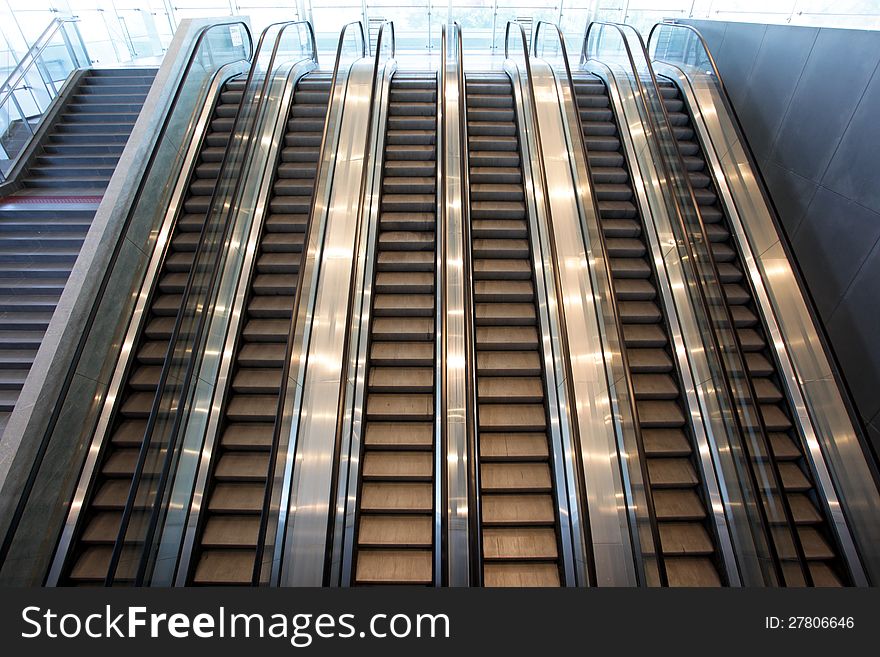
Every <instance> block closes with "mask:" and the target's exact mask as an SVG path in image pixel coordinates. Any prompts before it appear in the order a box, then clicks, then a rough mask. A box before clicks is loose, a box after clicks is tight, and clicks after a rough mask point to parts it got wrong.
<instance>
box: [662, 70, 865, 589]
mask: <svg viewBox="0 0 880 657" xmlns="http://www.w3.org/2000/svg"><path fill="white" fill-rule="evenodd" d="M658 83H659V87H660V91H661V93H662V96H663V101H664V103H665V105H666V110H667V113H668V115H669V120H670V123H671V125H672V129H673V131H674V134H675V138H676V140H677V142H678V148H679V152H680V153H681V156H682V159H683V161H684V164H685V167H686V169H687V171H688V175H689V178H690V182H691V186H692V188H693V191H694V195H695V197H696V201H697V204H698V205H699V208H700V214H701V216H702V219H703V222H704V224H705V227H706V233H707V237H708V239H709V241H710V242H711V247H712V254H713V257H714V259H715V262H716V263H717V266H718V273H719V275H720V280H721V283H722V285H723V287H724V295H725V299H726V301H727V305H728V307H729V309H730V313H731V317H732V319H733V322H734V325H735V328H736V335H737V339H738V341H739V346H740V348H741V350H742V352H743V354H744V355H745V360H746V367H747V370H748V374H749V376H750V378H751V381H752V384H753V386H754V390H755V393H756V396H757V402H758V404H759V406H760V412H761V416H762V417H763V421H764V426H765V428H766V431H767V436H768V439H769V443H770V449H772V451H773V454H774V456H775V458H776V461H777V462H778V463H779V473H780V477H781V481H782V487H783V489H784V492H785V497H786V499H787V501H788V505H789V509H790V511H791V516H792V518H793V520H794V522H795V524H796V525H797V534H798V536H799V539H800V543H801V546H802V548H803V552H804V557H805V558H806V561H807V564H808V567H809V571H810V575H811V578H812V580H813V583H814V584H815V585H816V586H841V585H844V584H846V583H848V577H847V575H846V570H845V568H844V567H843V565H842V563H841V560H840V558H839V554H838V552H837V549H836V547H835V545H836V544H835V541H834V539H833V538H832V534H831V532H830V530H829V524H828V519H827V517H826V515H825V510H824V505H823V504H822V503H821V501H820V499H819V497H818V495H817V490H816V486H815V484H814V482H813V481H812V477H811V474H810V467H809V465H808V463H807V461H806V455H805V454H804V451H803V447H802V443H801V440H800V437H799V435H798V432H797V429H796V428H795V426H794V425H793V423H792V421H791V418H792V417H793V415H792V410H791V408H790V406H789V402H788V400H787V399H786V397H785V395H784V394H783V392H782V391H783V390H784V388H785V386H784V385H783V384H782V383H781V381H780V375H779V371H778V369H777V366H776V362H775V359H774V356H773V353H772V351H771V349H770V348H769V347H768V344H769V343H768V339H767V334H766V331H765V329H764V325H763V323H762V321H761V319H760V312H759V310H758V308H757V306H756V304H755V300H754V298H753V296H752V291H751V287H750V285H749V282H748V280H747V278H746V277H745V274H744V272H745V268H744V266H743V262H742V257H741V255H740V253H739V251H738V248H737V244H736V240H735V239H733V238H732V236H731V228H730V222H729V219H728V217H727V215H726V213H725V210H724V206H723V204H722V203H721V202H720V201H719V198H718V195H717V192H716V189H715V186H714V183H713V181H712V177H711V175H710V173H709V171H708V168H707V166H706V162H705V159H704V156H703V152H702V146H701V144H700V141H699V138H698V137H697V135H696V134H695V132H694V129H693V125H692V123H691V117H690V115H689V111H688V108H687V107H686V106H685V103H684V101H683V99H682V96H681V93H680V91H679V89H678V88H677V87H676V86H675V85H674V83H672V82H671V81H670V80H668V79H664V78H659V79H658ZM752 465H753V467H755V468H758V467H759V464H752ZM755 474H756V477H757V478H758V481H761V477H760V472H758V471H757V469H756V472H755ZM783 556H784V558H785V557H788V558H790V559H791V560H792V561H790V562H788V563H786V562H783V568H785V569H787V570H789V572H793V571H794V570H797V564H796V563H794V562H793V559H794V555H783ZM797 578H798V575H795V574H793V575H792V581H797Z"/></svg>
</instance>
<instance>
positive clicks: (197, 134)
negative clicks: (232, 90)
mask: <svg viewBox="0 0 880 657" xmlns="http://www.w3.org/2000/svg"><path fill="white" fill-rule="evenodd" d="M245 70H246V67H245V66H243V65H241V64H232V65H229V66H228V67H224V68H223V69H221V70H220V71H219V72H218V73H217V74H216V75H215V77H214V79H213V80H212V82H211V85H210V89H209V90H208V92H207V93H206V98H207V99H208V102H206V103H205V104H204V107H203V108H202V110H201V112H200V113H199V114H198V117H197V119H196V121H195V126H194V129H193V132H192V139H191V141H190V142H189V145H188V146H187V148H186V151H185V159H184V161H183V166H182V168H181V171H180V175H179V176H178V177H177V180H176V183H175V184H174V190H173V192H172V194H171V197H170V202H169V204H168V207H167V209H166V211H165V213H164V216H163V219H162V224H161V226H159V227H158V236H157V238H156V241H155V245H154V248H153V252H152V255H151V257H150V260H149V264H148V265H147V270H146V273H145V275H144V278H143V280H142V282H141V285H140V289H139V290H138V291H137V293H136V296H135V298H136V301H135V306H134V311H133V312H132V314H131V318H130V320H129V322H128V328H127V330H126V333H125V336H124V338H123V339H122V342H121V346H120V351H119V356H118V358H117V360H116V366H115V368H114V370H113V373H112V376H111V379H110V383H109V385H108V388H107V394H106V395H105V396H104V399H103V404H102V405H101V406H100V412H99V415H98V417H97V423H96V425H95V427H94V431H92V432H91V435H92V438H91V443H90V446H89V448H88V454H87V457H86V461H85V463H84V464H83V468H82V471H81V473H80V477H79V483H78V484H77V488H76V492H75V493H74V497H73V500H72V502H71V504H70V510H69V512H68V516H67V520H66V522H65V525H64V530H63V532H62V535H61V538H60V541H59V544H58V547H57V549H56V551H55V558H54V561H53V563H52V566H51V569H50V571H49V575H48V577H47V580H46V582H47V584H48V585H54V584H56V583H57V582H58V580H59V577H60V576H61V571H62V569H63V567H64V564H65V561H66V559H67V552H68V549H69V547H70V545H71V541H72V540H73V537H74V534H75V532H76V528H77V524H78V522H79V515H80V512H81V511H82V510H83V505H84V503H85V499H86V496H87V494H88V491H89V488H90V486H91V482H92V478H93V476H94V473H95V470H96V468H97V467H98V461H99V457H100V455H101V453H102V444H103V442H104V440H105V438H106V437H107V434H108V431H109V429H110V423H111V420H112V417H113V412H114V408H115V406H116V402H117V401H118V394H119V391H120V390H121V389H122V386H123V385H124V383H125V378H126V376H127V374H128V371H129V368H130V364H131V359H132V358H133V356H134V347H135V345H136V341H137V338H138V336H139V335H140V333H141V331H142V328H143V327H142V325H143V323H144V322H145V320H146V319H147V316H148V310H149V303H150V299H151V292H152V290H153V289H154V288H155V285H156V278H157V276H158V275H159V274H160V271H161V267H162V262H163V261H164V258H165V254H166V251H167V247H168V245H169V240H170V238H171V234H172V231H173V228H174V224H175V222H176V219H177V216H178V214H179V212H180V207H181V205H182V203H183V199H184V198H185V196H186V193H187V189H188V187H189V183H190V177H191V176H192V173H193V171H194V170H195V167H196V166H197V165H198V160H199V154H200V152H201V148H202V142H203V140H204V138H205V135H206V134H207V131H208V128H209V126H210V122H211V118H212V116H213V112H214V106H215V103H216V101H217V99H218V98H219V95H220V92H221V90H222V87H223V85H224V83H225V82H226V81H227V80H229V79H230V78H231V77H233V76H234V75H238V74H241V73H242V72H244V71H245Z"/></svg>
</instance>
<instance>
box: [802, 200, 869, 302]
mask: <svg viewBox="0 0 880 657" xmlns="http://www.w3.org/2000/svg"><path fill="white" fill-rule="evenodd" d="M878 238H880V214H877V213H876V212H872V211H871V210H869V209H868V208H865V207H863V206H861V205H859V204H858V203H856V202H855V201H851V200H849V199H847V198H845V197H843V196H840V195H839V194H836V193H835V192H832V191H831V190H829V189H827V188H825V187H820V188H819V189H818V190H817V191H816V195H815V196H814V197H813V201H812V203H810V206H809V208H808V209H807V212H806V214H805V215H804V218H803V220H802V221H801V223H800V226H799V228H798V230H797V231H796V232H795V233H794V235H793V236H792V240H791V242H792V246H793V247H794V250H795V253H797V255H798V258H800V259H801V260H804V261H806V262H809V263H810V266H809V267H807V268H805V270H804V276H805V277H806V279H807V284H808V285H809V287H810V290H811V292H812V293H813V299H814V300H815V302H816V306H817V308H818V309H819V313H820V314H821V315H822V316H823V317H832V316H833V313H834V311H835V310H836V309H837V306H838V304H839V303H840V302H841V300H842V299H843V298H844V295H845V294H846V291H847V289H848V288H849V287H850V285H851V284H852V283H853V279H854V278H855V277H856V274H858V273H859V270H860V269H861V268H862V265H863V264H864V262H865V260H866V259H867V257H868V254H869V253H871V251H872V250H873V248H874V245H875V244H876V243H877V239H878Z"/></svg>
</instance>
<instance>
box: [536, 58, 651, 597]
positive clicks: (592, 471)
mask: <svg viewBox="0 0 880 657" xmlns="http://www.w3.org/2000/svg"><path fill="white" fill-rule="evenodd" d="M531 70H532V80H531V83H532V89H533V93H534V97H535V101H536V105H537V110H538V116H537V119H538V123H539V128H540V134H541V149H542V157H541V158H540V159H541V161H542V162H543V164H544V177H545V179H546V180H547V181H548V192H549V197H548V203H549V209H550V213H549V214H550V222H549V229H550V231H551V234H552V247H553V249H554V255H555V258H554V262H555V266H556V275H557V277H558V280H559V285H560V296H561V298H562V300H563V303H562V305H563V312H564V317H565V322H564V329H565V331H566V344H567V346H568V353H567V354H565V358H566V359H567V361H568V368H569V377H570V389H571V390H572V393H573V397H574V398H573V400H572V403H571V408H572V409H573V412H574V413H575V414H576V416H577V426H578V428H579V447H580V453H579V454H578V455H577V458H579V460H580V463H581V467H582V468H583V471H584V478H585V480H586V491H585V493H586V497H585V499H586V502H587V510H588V511H589V513H586V512H582V513H581V514H580V517H581V521H582V522H587V521H588V522H589V533H588V535H589V539H590V540H591V542H592V552H593V559H594V567H595V571H596V584H597V585H599V586H634V585H635V584H636V583H637V575H636V566H635V561H634V558H633V557H634V551H633V548H634V546H633V534H632V533H631V529H630V518H629V513H628V508H627V505H626V504H624V503H621V501H622V500H624V499H625V497H626V492H625V490H624V482H623V480H622V476H621V472H622V468H623V464H622V463H621V458H620V454H619V452H618V449H619V435H618V432H620V431H623V426H621V425H622V424H623V423H622V422H621V421H620V415H619V413H620V409H618V410H617V411H614V410H612V406H614V405H616V400H617V393H616V392H615V391H614V390H613V389H612V385H611V384H609V382H610V381H612V382H613V385H620V382H619V381H617V380H616V379H615V378H614V374H613V372H610V371H606V366H608V365H610V364H612V362H613V363H619V356H618V358H615V354H619V345H615V344H612V343H609V338H610V335H611V334H610V332H608V331H607V330H603V328H604V327H603V326H602V324H603V319H602V318H604V317H607V316H609V315H610V309H609V308H608V307H607V306H610V305H611V304H612V303H613V301H612V297H611V292H610V281H608V286H607V287H605V288H604V291H601V290H603V288H602V286H601V284H600V282H599V281H597V280H596V279H595V278H594V274H595V269H594V265H595V264H596V256H597V254H596V251H595V250H594V248H593V246H594V245H592V244H591V238H590V235H589V233H588V231H586V230H585V228H586V226H587V225H589V224H595V225H596V226H598V217H596V216H595V212H594V207H595V206H594V204H593V201H592V185H591V183H590V181H589V179H588V177H587V175H586V174H587V171H586V163H582V166H581V167H579V168H580V169H581V170H582V174H583V177H580V178H576V177H575V176H574V171H573V170H572V162H571V158H572V157H574V158H580V159H581V160H583V149H582V147H581V146H580V144H581V142H580V140H577V141H573V140H572V138H571V135H570V134H569V133H570V131H571V130H575V131H578V132H579V131H580V129H581V128H580V122H579V121H577V122H576V123H573V124H570V125H569V124H568V123H567V121H566V118H567V117H568V116H569V115H573V116H574V117H577V109H576V108H575V107H574V98H572V97H571V93H570V88H569V87H568V86H567V85H566V86H563V85H562V84H558V81H557V79H556V75H555V74H554V73H553V70H552V69H551V68H550V66H549V65H547V64H546V63H544V62H541V61H536V60H533V61H532V65H531ZM566 91H568V92H569V93H568V94H566V93H565V92H566ZM560 93H562V95H560ZM575 145H576V147H573V146H575ZM600 257H601V256H600ZM626 465H628V466H634V465H635V463H627V464H626ZM572 467H574V466H573V465H572Z"/></svg>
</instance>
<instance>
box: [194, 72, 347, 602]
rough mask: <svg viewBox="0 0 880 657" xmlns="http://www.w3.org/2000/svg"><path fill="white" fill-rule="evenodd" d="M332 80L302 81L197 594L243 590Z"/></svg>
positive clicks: (263, 239) (255, 281) (247, 321)
mask: <svg viewBox="0 0 880 657" xmlns="http://www.w3.org/2000/svg"><path fill="white" fill-rule="evenodd" d="M330 85H331V76H330V74H327V73H311V74H308V75H306V76H304V77H303V78H301V79H300V80H299V82H298V83H297V86H296V88H295V90H294V93H293V100H292V103H291V108H290V116H289V118H288V122H287V130H286V134H285V136H284V145H283V147H282V148H281V149H280V160H279V161H278V163H277V166H276V168H275V179H274V181H273V184H272V196H271V198H270V200H269V209H268V212H267V214H266V219H265V221H264V222H263V226H262V233H261V235H260V238H259V246H258V250H257V256H256V258H255V260H254V263H255V264H254V270H253V272H252V275H251V279H250V289H249V292H248V295H247V298H246V301H245V306H244V308H243V309H242V310H243V312H242V319H241V323H240V325H239V330H240V333H239V335H238V340H237V344H236V347H235V356H234V361H233V363H234V365H233V370H232V374H231V377H230V381H231V389H230V390H228V391H227V392H226V398H225V399H224V402H223V404H224V405H223V409H222V414H221V417H222V418H223V419H222V423H221V426H220V429H219V434H218V436H219V440H218V443H217V445H218V446H217V449H216V450H215V451H214V454H213V462H212V464H211V470H210V475H209V479H208V484H207V495H206V498H205V499H206V505H205V507H204V511H203V513H202V517H201V518H200V525H199V530H198V535H197V538H196V543H195V546H196V547H195V550H196V554H195V555H194V557H193V561H192V563H193V564H194V565H193V568H192V572H191V575H190V580H191V584H195V585H234V584H250V583H251V581H252V578H253V572H254V561H255V558H256V550H257V540H258V536H259V533H260V532H259V528H260V521H261V515H262V513H263V512H264V497H265V492H266V486H267V479H268V473H269V466H270V463H269V460H270V451H271V447H272V441H273V435H274V432H275V423H276V420H277V413H278V396H279V390H280V388H281V377H282V372H283V367H284V359H285V355H286V353H287V346H288V345H287V343H288V335H289V331H290V323H291V317H292V313H293V307H294V298H295V295H296V289H297V286H298V284H299V273H300V266H301V264H302V259H303V248H304V243H305V239H306V234H307V232H308V226H309V221H310V219H311V217H310V212H311V208H312V196H313V192H314V186H315V175H316V170H317V165H318V159H319V157H320V147H321V139H322V135H323V131H324V122H325V120H326V117H327V108H328V103H329V97H330Z"/></svg>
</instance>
